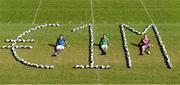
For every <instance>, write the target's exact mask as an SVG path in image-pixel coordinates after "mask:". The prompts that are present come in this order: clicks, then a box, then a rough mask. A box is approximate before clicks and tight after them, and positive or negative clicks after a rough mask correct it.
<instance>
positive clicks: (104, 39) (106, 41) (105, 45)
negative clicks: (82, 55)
mask: <svg viewBox="0 0 180 85" xmlns="http://www.w3.org/2000/svg"><path fill="white" fill-rule="evenodd" d="M99 45H100V49H101V51H102V55H106V52H107V49H108V45H111V44H110V43H109V39H108V38H107V36H106V35H105V34H103V36H102V38H101V39H100V42H99Z"/></svg>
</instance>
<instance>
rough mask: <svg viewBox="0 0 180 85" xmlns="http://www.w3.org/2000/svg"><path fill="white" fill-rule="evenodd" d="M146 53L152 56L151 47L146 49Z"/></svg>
mask: <svg viewBox="0 0 180 85" xmlns="http://www.w3.org/2000/svg"><path fill="white" fill-rule="evenodd" d="M146 53H147V54H150V53H151V52H150V46H147V47H146Z"/></svg>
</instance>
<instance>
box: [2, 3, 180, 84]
mask: <svg viewBox="0 0 180 85" xmlns="http://www.w3.org/2000/svg"><path fill="white" fill-rule="evenodd" d="M91 2H92V3H91ZM179 3H180V1H179V0H92V1H91V0H0V41H1V42H0V46H2V45H7V44H8V43H5V42H4V40H5V39H11V38H15V37H16V36H17V35H18V34H19V33H22V32H23V31H25V30H27V29H29V28H31V27H34V26H37V25H41V24H45V23H60V24H64V26H62V27H55V28H51V27H49V28H48V29H40V30H38V31H35V32H33V33H31V34H28V35H27V36H25V37H23V38H25V39H27V38H33V39H35V40H36V41H35V43H30V44H28V43H27V44H28V45H32V46H33V47H34V48H33V49H31V50H28V49H25V50H22V49H18V50H17V51H18V54H19V55H20V56H21V57H22V58H24V59H26V60H29V61H31V62H35V63H48V64H54V65H55V66H56V68H55V69H46V70H45V69H38V68H32V67H27V66H25V65H22V64H21V63H19V62H17V61H16V60H15V59H14V58H13V56H12V55H11V51H10V50H9V49H0V64H1V66H0V69H1V70H0V83H2V84H4V83H5V84H7V83H10V84H11V83H15V84H18V83H23V84H25V83H42V84H45V83H46V84H47V83H48V84H57V83H61V84H65V83H66V84H74V83H75V84H84V83H87V84H105V83H106V84H120V83H140V84H141V83H152V84H153V83H158V84H165V83H174V84H176V83H180V82H179V81H180V77H179V75H180V66H179V65H180V58H179V56H180V40H179V37H180V34H179V33H180V32H179V31H180V29H179V28H180V23H179V21H180V17H179V14H180V4H179ZM86 23H94V27H95V29H94V32H95V43H98V42H99V39H100V37H101V35H102V34H103V33H106V34H107V35H108V37H109V39H110V42H111V43H112V46H110V47H109V50H108V54H107V55H106V56H102V55H100V50H99V49H98V47H97V46H96V47H95V64H100V65H102V64H103V65H108V64H109V65H111V66H112V68H111V69H109V70H96V69H73V68H72V67H73V66H74V65H75V64H88V32H87V30H81V31H79V32H75V33H72V32H71V29H73V28H75V27H77V26H79V25H82V24H86ZM121 23H126V24H128V25H130V26H131V27H133V28H136V29H137V30H139V31H141V30H143V29H144V28H145V27H146V26H147V25H149V24H151V23H155V24H156V25H157V27H158V29H159V31H160V35H161V37H162V40H163V42H164V44H165V46H166V48H167V51H168V53H169V56H170V59H171V61H172V63H173V65H174V68H173V69H168V68H166V65H165V63H164V59H163V56H162V54H161V52H160V50H159V47H158V44H157V41H156V39H155V37H154V35H153V34H152V31H149V32H148V34H149V36H150V38H151V39H152V42H153V44H154V45H155V46H154V47H153V48H152V52H151V54H150V55H144V56H140V55H138V53H139V52H138V48H137V47H136V46H133V45H132V44H133V43H138V41H139V40H140V38H141V36H137V35H135V34H132V33H130V32H128V31H126V32H127V40H128V43H129V48H130V53H131V56H132V64H133V67H132V68H130V69H129V68H126V61H125V56H124V52H123V49H122V44H121V43H122V41H121V37H120V32H119V28H118V25H119V24H121ZM60 33H63V34H64V35H65V37H66V39H67V40H68V42H69V44H70V45H71V46H70V47H66V48H65V50H64V51H63V53H62V54H61V56H59V57H57V58H56V57H51V55H52V53H53V47H52V46H50V45H49V44H55V41H56V38H57V37H58V35H59V34H60ZM19 44H26V43H19Z"/></svg>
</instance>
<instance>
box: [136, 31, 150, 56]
mask: <svg viewBox="0 0 180 85" xmlns="http://www.w3.org/2000/svg"><path fill="white" fill-rule="evenodd" d="M139 46H140V47H139V50H140V55H143V54H144V52H146V53H147V54H150V47H151V46H153V45H151V40H150V39H149V38H148V36H147V35H146V34H144V37H143V38H142V39H141V41H140V42H139Z"/></svg>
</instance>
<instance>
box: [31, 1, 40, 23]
mask: <svg viewBox="0 0 180 85" xmlns="http://www.w3.org/2000/svg"><path fill="white" fill-rule="evenodd" d="M41 3H42V0H39V5H38V7H37V9H36V12H35V14H34V20H33V22H32V24H35V22H36V18H37V15H38V12H39V9H40V7H41Z"/></svg>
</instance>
